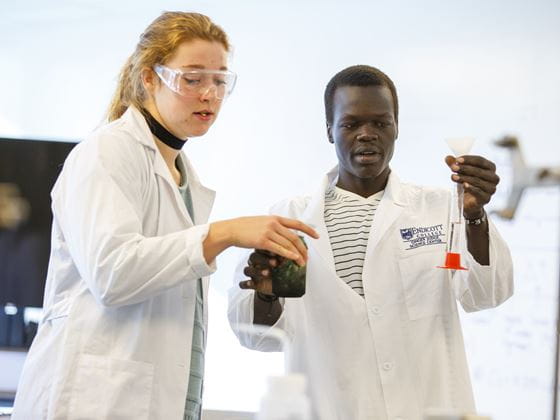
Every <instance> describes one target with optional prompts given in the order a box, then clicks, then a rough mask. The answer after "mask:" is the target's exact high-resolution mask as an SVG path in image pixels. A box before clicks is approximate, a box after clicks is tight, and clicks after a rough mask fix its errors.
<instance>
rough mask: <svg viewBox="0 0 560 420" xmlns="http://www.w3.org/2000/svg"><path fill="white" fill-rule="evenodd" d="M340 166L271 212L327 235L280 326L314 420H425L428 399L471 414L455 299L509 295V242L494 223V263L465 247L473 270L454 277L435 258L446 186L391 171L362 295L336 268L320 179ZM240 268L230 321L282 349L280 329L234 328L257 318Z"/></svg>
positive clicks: (247, 336)
mask: <svg viewBox="0 0 560 420" xmlns="http://www.w3.org/2000/svg"><path fill="white" fill-rule="evenodd" d="M337 171H338V170H337V168H335V169H334V170H333V171H331V172H330V173H329V175H328V177H327V179H326V180H325V181H324V183H323V185H322V186H321V188H320V189H319V191H318V192H317V193H316V194H315V195H313V196H312V197H310V198H309V197H308V198H296V199H293V200H289V201H285V202H282V203H280V204H278V205H276V206H275V207H273V209H272V211H271V213H273V214H278V215H283V216H287V217H293V218H297V219H300V220H302V221H303V222H304V223H308V224H311V225H313V226H315V227H316V229H317V231H318V233H319V234H320V239H319V240H312V239H307V244H308V246H309V261H308V266H307V291H306V294H305V295H304V296H303V297H302V298H299V299H285V302H284V311H283V314H282V316H281V317H280V319H279V320H278V322H277V323H276V325H275V326H276V327H279V328H281V329H282V330H284V331H285V332H286V333H287V335H288V337H289V339H290V341H291V348H290V350H291V351H290V353H289V356H288V357H287V359H288V360H286V362H287V366H288V367H289V368H290V369H291V370H292V371H296V372H302V373H304V374H305V375H306V376H307V378H308V381H309V385H308V392H309V395H310V397H311V401H312V405H313V409H314V412H315V414H314V416H315V418H316V419H320V420H350V419H351V420H366V419H367V420H388V419H391V420H396V419H406V420H420V419H421V418H422V416H423V412H424V410H425V409H426V408H428V407H445V408H456V409H458V410H459V411H460V412H461V411H464V412H473V411H474V409H475V406H474V402H473V396H472V389H471V383H470V378H469V372H468V367H467V362H466V357H465V350H464V344H463V337H462V332H461V326H460V322H459V316H458V312H457V303H456V302H457V300H459V301H460V302H461V304H462V306H463V308H464V309H465V310H466V311H477V310H481V309H485V308H491V307H495V306H497V305H499V304H500V303H502V302H503V301H505V300H506V299H507V298H508V297H509V296H511V294H512V291H513V275H512V261H511V257H510V254H509V251H508V248H507V246H506V244H505V243H504V241H503V240H502V239H501V238H500V236H499V234H498V232H497V231H496V229H495V227H494V226H493V225H492V223H490V227H489V235H490V263H491V264H490V266H486V267H484V266H481V265H479V264H478V263H477V262H476V261H475V260H474V259H473V257H472V256H471V255H470V254H468V252H465V253H464V256H465V257H466V258H465V260H464V263H466V265H467V266H468V267H469V271H468V272H457V273H456V274H455V276H454V277H453V278H451V275H450V272H449V271H447V270H442V269H439V268H436V266H438V265H442V263H443V259H444V256H445V250H446V249H445V247H446V245H445V242H446V239H445V236H446V231H447V219H448V209H449V198H450V193H449V192H448V191H446V190H441V189H433V188H425V187H420V186H413V185H407V184H403V183H401V182H400V181H399V180H398V179H397V177H396V176H395V175H394V174H391V175H390V177H389V181H388V185H387V188H386V190H385V193H384V195H383V199H382V200H381V203H380V205H379V207H378V209H377V212H376V215H375V218H374V220H373V225H372V227H371V233H370V237H369V242H368V246H367V250H366V258H365V262H364V268H363V286H364V293H365V299H364V298H362V297H360V296H359V295H358V294H357V293H356V292H355V291H353V290H352V289H351V288H350V287H349V286H348V285H347V284H346V283H345V282H344V281H343V280H341V279H340V278H338V277H337V275H336V271H335V265H334V259H333V255H332V251H331V246H330V242H329V235H328V232H327V230H326V226H325V222H324V217H323V212H324V194H325V188H326V187H327V185H329V184H332V183H333V182H334V181H335V178H336V174H337ZM440 224H441V225H443V229H444V230H443V235H441V231H440V230H441V227H437V226H438V225H440ZM434 226H436V227H437V228H435V229H434V228H433V227H434ZM409 228H427V229H424V231H428V232H429V231H432V232H433V231H434V230H436V231H438V235H436V237H435V239H436V242H437V240H438V238H439V239H440V240H441V243H439V244H438V243H436V244H431V245H428V244H427V241H426V244H425V245H424V246H418V247H416V248H413V249H406V248H409V247H410V243H411V242H407V241H405V239H410V238H409V237H407V232H409V233H410V232H411V231H410V229H409ZM401 229H403V231H401ZM414 238H419V236H418V234H417V233H414V234H413V239H414ZM432 238H434V237H433V236H432ZM420 242H421V241H420ZM243 266H245V261H242V263H241V264H240V268H239V270H238V273H237V278H236V279H235V281H234V286H233V287H232V289H231V290H230V299H229V310H228V317H229V320H230V324H231V326H232V328H233V330H234V331H236V335H237V336H238V338H239V340H240V342H241V344H243V345H244V346H246V347H249V348H253V349H257V350H261V351H279V350H280V347H279V344H278V340H277V339H276V338H275V337H274V336H271V335H267V334H255V333H247V332H245V331H237V328H238V326H239V325H241V324H247V323H248V324H251V323H252V321H253V292H252V291H250V290H240V289H239V287H238V286H237V283H238V282H239V281H240V280H241V279H244V278H246V276H244V275H243V274H242V270H241V269H242V267H243Z"/></svg>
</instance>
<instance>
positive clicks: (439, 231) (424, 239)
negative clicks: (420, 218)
mask: <svg viewBox="0 0 560 420" xmlns="http://www.w3.org/2000/svg"><path fill="white" fill-rule="evenodd" d="M400 231H401V238H402V241H403V245H404V249H405V250H409V249H416V248H419V247H421V246H427V245H437V244H445V241H444V239H445V238H444V237H445V231H444V229H443V225H442V224H439V225H433V226H423V227H421V226H415V227H409V228H405V229H401V230H400Z"/></svg>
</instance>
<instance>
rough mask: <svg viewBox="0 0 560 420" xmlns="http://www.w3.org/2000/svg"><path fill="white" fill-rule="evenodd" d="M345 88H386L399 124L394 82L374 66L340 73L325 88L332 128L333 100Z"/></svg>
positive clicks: (326, 110)
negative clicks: (391, 97) (389, 92)
mask: <svg viewBox="0 0 560 420" xmlns="http://www.w3.org/2000/svg"><path fill="white" fill-rule="evenodd" d="M343 86H386V87H388V88H389V90H390V91H391V95H392V96H393V107H394V110H395V122H397V123H398V122H399V98H398V97H397V89H396V88H395V84H394V83H393V81H392V80H391V79H390V78H389V76H387V75H386V74H385V73H383V72H382V71H381V70H379V69H376V68H375V67H372V66H366V65H357V66H351V67H347V68H345V69H344V70H341V71H339V72H338V73H337V74H335V75H334V76H333V78H332V79H331V80H330V81H329V83H328V84H327V87H326V88H325V114H326V117H327V124H328V125H329V126H330V125H331V123H332V119H333V99H334V94H335V92H336V90H337V89H338V88H339V87H343Z"/></svg>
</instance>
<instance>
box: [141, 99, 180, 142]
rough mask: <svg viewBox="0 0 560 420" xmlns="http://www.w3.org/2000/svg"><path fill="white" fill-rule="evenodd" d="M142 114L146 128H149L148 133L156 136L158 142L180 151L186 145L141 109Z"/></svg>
mask: <svg viewBox="0 0 560 420" xmlns="http://www.w3.org/2000/svg"><path fill="white" fill-rule="evenodd" d="M142 114H143V115H144V118H146V122H147V123H148V127H150V131H151V132H152V134H153V135H154V136H156V137H157V138H158V139H159V140H161V141H162V142H163V143H165V144H166V145H168V146H169V147H171V148H172V149H175V150H181V148H182V147H183V146H184V145H185V143H186V141H185V140H181V139H180V138H179V137H176V136H175V135H173V134H171V133H170V132H169V130H167V128H165V127H164V126H163V125H161V124H160V123H159V122H158V120H156V119H155V118H154V117H152V115H151V114H150V113H149V112H148V111H147V110H145V109H143V110H142Z"/></svg>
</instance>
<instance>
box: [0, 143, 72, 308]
mask: <svg viewBox="0 0 560 420" xmlns="http://www.w3.org/2000/svg"><path fill="white" fill-rule="evenodd" d="M75 145H76V143H75V142H59V141H42V140H26V139H10V138H0V308H1V307H3V306H4V305H6V304H7V303H11V304H13V305H15V306H17V307H41V306H42V302H43V292H44V288H45V278H46V274H47V265H48V259H49V253H50V233H51V224H52V213H51V199H50V191H51V189H52V187H53V185H54V183H55V181H56V178H57V177H58V175H59V173H60V170H61V169H62V164H63V163H64V160H65V159H66V156H67V155H68V153H69V152H70V150H72V148H73V147H74V146H75Z"/></svg>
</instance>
